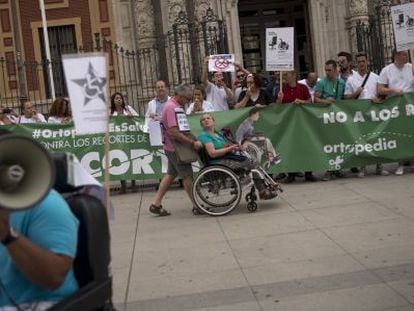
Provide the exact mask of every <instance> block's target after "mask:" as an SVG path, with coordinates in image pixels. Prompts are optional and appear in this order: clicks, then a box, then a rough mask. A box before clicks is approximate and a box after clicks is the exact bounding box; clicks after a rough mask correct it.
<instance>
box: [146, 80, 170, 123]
mask: <svg viewBox="0 0 414 311" xmlns="http://www.w3.org/2000/svg"><path fill="white" fill-rule="evenodd" d="M155 93H156V94H155V97H154V98H153V99H151V100H150V101H149V102H148V106H147V112H146V113H145V117H146V118H151V119H153V120H160V119H161V117H162V111H163V110H164V107H165V104H166V103H167V100H168V99H170V97H169V96H168V89H167V85H166V83H165V81H164V80H158V81H157V82H156V83H155Z"/></svg>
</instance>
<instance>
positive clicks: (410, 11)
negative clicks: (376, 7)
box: [391, 2, 414, 51]
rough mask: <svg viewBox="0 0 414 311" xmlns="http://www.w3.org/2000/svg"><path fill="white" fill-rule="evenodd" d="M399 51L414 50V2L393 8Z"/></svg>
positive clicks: (393, 21) (393, 20) (396, 42)
mask: <svg viewBox="0 0 414 311" xmlns="http://www.w3.org/2000/svg"><path fill="white" fill-rule="evenodd" d="M391 17H392V25H393V27H394V37H395V44H396V49H397V51H406V50H409V49H413V48H414V2H410V3H406V4H402V5H396V6H392V7H391Z"/></svg>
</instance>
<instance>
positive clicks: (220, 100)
mask: <svg viewBox="0 0 414 311" xmlns="http://www.w3.org/2000/svg"><path fill="white" fill-rule="evenodd" d="M206 97H207V101H208V102H210V103H211V104H212V105H213V107H214V110H213V111H224V110H229V105H228V104H227V94H226V91H225V90H224V87H218V86H217V85H215V84H214V83H211V82H210V81H208V82H207V88H206Z"/></svg>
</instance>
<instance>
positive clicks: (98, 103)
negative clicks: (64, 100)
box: [62, 53, 108, 135]
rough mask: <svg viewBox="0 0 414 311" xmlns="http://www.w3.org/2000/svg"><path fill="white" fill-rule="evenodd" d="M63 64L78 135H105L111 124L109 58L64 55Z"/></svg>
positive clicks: (101, 55)
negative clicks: (107, 63) (107, 59)
mask: <svg viewBox="0 0 414 311" xmlns="http://www.w3.org/2000/svg"><path fill="white" fill-rule="evenodd" d="M62 62H63V69H64V71H65V79H66V85H67V88H68V93H69V99H70V105H71V108H72V116H73V122H74V124H75V129H76V134H77V135H86V134H96V133H105V132H106V127H107V123H108V107H107V104H106V99H107V98H108V94H107V89H108V88H107V83H108V79H107V68H106V66H107V65H106V57H105V55H104V54H98V53H87V54H81V55H79V54H70V55H63V57H62Z"/></svg>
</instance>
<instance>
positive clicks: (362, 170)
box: [357, 168, 367, 178]
mask: <svg viewBox="0 0 414 311" xmlns="http://www.w3.org/2000/svg"><path fill="white" fill-rule="evenodd" d="M366 173H367V170H366V169H365V168H361V169H360V170H359V173H358V175H357V176H358V178H364V177H365V174H366Z"/></svg>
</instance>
